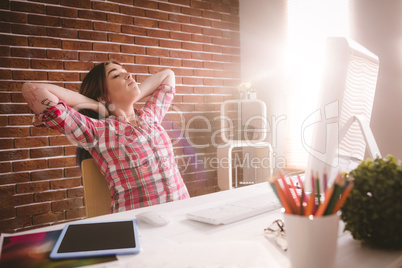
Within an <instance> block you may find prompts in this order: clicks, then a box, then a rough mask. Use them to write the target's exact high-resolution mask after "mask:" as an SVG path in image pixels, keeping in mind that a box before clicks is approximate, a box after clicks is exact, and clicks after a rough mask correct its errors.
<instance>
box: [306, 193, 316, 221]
mask: <svg viewBox="0 0 402 268" xmlns="http://www.w3.org/2000/svg"><path fill="white" fill-rule="evenodd" d="M314 201H315V196H314V192H313V193H312V194H310V199H309V200H308V202H307V206H306V210H305V211H304V215H305V216H310V215H312V214H313V209H314Z"/></svg>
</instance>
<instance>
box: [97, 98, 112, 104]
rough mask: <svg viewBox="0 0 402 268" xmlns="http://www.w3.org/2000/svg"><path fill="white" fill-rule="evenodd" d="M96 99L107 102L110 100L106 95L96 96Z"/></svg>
mask: <svg viewBox="0 0 402 268" xmlns="http://www.w3.org/2000/svg"><path fill="white" fill-rule="evenodd" d="M97 100H98V101H99V102H103V103H108V102H110V101H109V98H108V97H106V98H104V97H98V98H97Z"/></svg>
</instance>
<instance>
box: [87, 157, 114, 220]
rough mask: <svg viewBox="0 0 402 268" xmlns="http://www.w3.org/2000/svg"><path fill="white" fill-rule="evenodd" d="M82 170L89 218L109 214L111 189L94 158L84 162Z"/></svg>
mask: <svg viewBox="0 0 402 268" xmlns="http://www.w3.org/2000/svg"><path fill="white" fill-rule="evenodd" d="M81 170H82V180H83V184H84V198H85V210H86V213H87V217H88V218H91V217H96V216H100V215H105V214H109V213H110V204H111V201H112V199H111V197H110V191H109V187H108V184H107V181H106V179H105V177H104V176H103V175H102V173H100V171H99V168H98V166H97V165H96V164H95V161H94V160H93V159H92V158H90V159H85V160H83V161H82V162H81Z"/></svg>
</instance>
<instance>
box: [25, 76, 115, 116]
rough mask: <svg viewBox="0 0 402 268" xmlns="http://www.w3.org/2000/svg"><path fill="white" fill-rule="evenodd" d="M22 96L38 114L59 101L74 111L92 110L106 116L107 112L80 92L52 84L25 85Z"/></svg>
mask: <svg viewBox="0 0 402 268" xmlns="http://www.w3.org/2000/svg"><path fill="white" fill-rule="evenodd" d="M22 95H23V96H24V98H25V100H26V101H27V103H28V105H29V107H30V108H31V109H32V110H33V111H34V112H35V113H36V114H39V113H42V112H43V111H44V110H45V109H46V108H48V107H51V106H54V105H56V104H57V103H58V102H59V100H62V101H64V102H65V103H66V104H67V105H68V106H70V107H72V108H74V109H84V108H87V109H91V110H94V111H97V112H99V113H101V114H102V115H106V114H107V111H106V109H105V108H104V106H103V105H101V104H100V103H99V102H97V101H95V100H92V99H90V98H88V97H86V96H84V95H81V94H80V93H78V92H75V91H72V90H68V89H66V88H63V87H59V86H56V85H52V84H39V83H24V84H23V86H22Z"/></svg>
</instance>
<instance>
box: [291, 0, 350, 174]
mask: <svg viewBox="0 0 402 268" xmlns="http://www.w3.org/2000/svg"><path fill="white" fill-rule="evenodd" d="M287 5H288V7H287V12H288V13H287V18H288V44H287V48H286V51H287V53H286V69H287V72H288V77H290V79H291V85H290V87H291V89H290V92H291V96H292V98H291V100H290V101H289V103H288V105H289V107H288V112H289V114H290V115H292V116H291V118H289V127H290V132H291V133H292V134H291V137H290V139H289V143H288V144H289V148H287V150H286V151H287V152H288V153H287V154H288V155H287V159H288V164H289V166H290V167H291V168H304V167H306V160H307V152H306V151H305V150H304V149H303V148H302V145H301V142H300V137H301V124H302V122H303V120H304V119H305V118H307V116H308V115H309V114H311V113H313V112H314V111H315V110H316V109H317V108H316V105H317V97H318V95H319V94H318V91H319V87H320V82H321V75H322V70H323V66H324V60H325V42H326V39H327V37H329V36H348V35H349V19H348V1H347V0H288V2H287Z"/></svg>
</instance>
